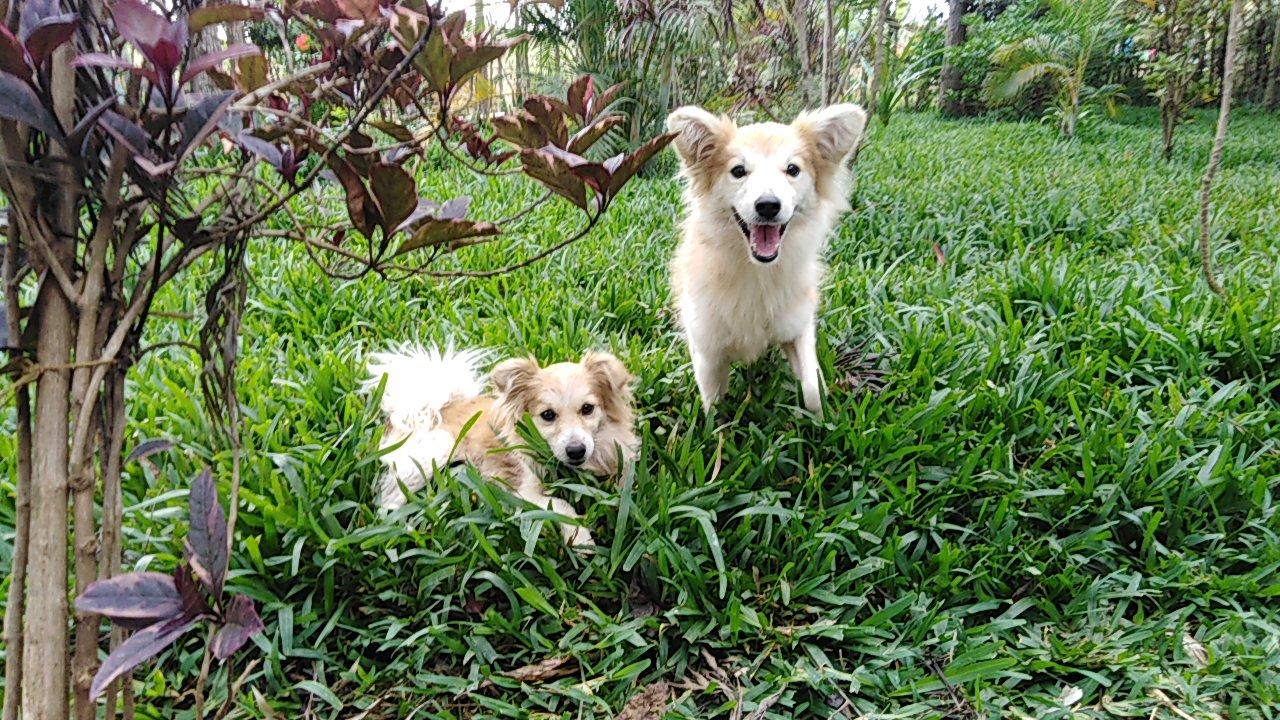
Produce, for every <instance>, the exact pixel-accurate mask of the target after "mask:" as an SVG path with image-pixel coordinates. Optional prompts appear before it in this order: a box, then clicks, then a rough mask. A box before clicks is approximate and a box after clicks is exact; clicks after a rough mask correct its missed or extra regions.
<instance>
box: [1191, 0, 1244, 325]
mask: <svg viewBox="0 0 1280 720" xmlns="http://www.w3.org/2000/svg"><path fill="white" fill-rule="evenodd" d="M1241 5H1242V2H1241V0H1232V2H1231V15H1230V17H1229V19H1228V20H1227V47H1226V53H1225V56H1224V58H1223V66H1222V100H1221V104H1220V105H1219V106H1218V131H1217V133H1215V134H1214V136H1213V152H1212V153H1211V154H1210V155H1209V167H1208V168H1207V169H1206V170H1205V173H1204V182H1203V183H1202V184H1201V186H1200V264H1201V266H1202V268H1203V269H1204V279H1205V281H1207V282H1208V283H1209V287H1210V288H1211V289H1212V290H1213V291H1214V292H1215V293H1217V294H1218V295H1219V296H1220V297H1222V298H1224V299H1225V298H1226V297H1227V291H1226V290H1225V289H1224V288H1223V287H1222V283H1220V282H1218V276H1217V274H1216V273H1215V272H1214V270H1213V248H1212V246H1211V245H1210V239H1211V233H1212V226H1211V225H1210V221H1209V215H1210V209H1211V206H1210V201H1211V200H1212V197H1213V179H1214V176H1215V175H1217V174H1218V166H1219V165H1220V164H1221V163H1222V148H1223V146H1224V145H1225V144H1226V142H1227V125H1228V123H1229V122H1230V121H1231V95H1232V93H1233V92H1234V91H1235V78H1236V44H1237V36H1238V35H1239V33H1240V15H1241V11H1242V8H1241Z"/></svg>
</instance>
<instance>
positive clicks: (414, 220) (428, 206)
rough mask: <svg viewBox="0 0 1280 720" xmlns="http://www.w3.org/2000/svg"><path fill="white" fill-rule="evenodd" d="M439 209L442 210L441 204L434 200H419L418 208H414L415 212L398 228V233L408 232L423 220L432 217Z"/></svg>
mask: <svg viewBox="0 0 1280 720" xmlns="http://www.w3.org/2000/svg"><path fill="white" fill-rule="evenodd" d="M439 209H440V203H438V202H435V201H433V200H427V199H425V198H419V199H418V207H416V208H414V209H413V212H411V213H409V217H407V218H405V219H404V222H402V223H400V227H398V228H396V232H400V231H401V230H408V229H410V228H412V227H414V226H415V225H417V224H418V223H419V222H420V221H421V220H422V219H423V218H426V217H428V216H430V215H431V213H434V212H435V211H437V210H439Z"/></svg>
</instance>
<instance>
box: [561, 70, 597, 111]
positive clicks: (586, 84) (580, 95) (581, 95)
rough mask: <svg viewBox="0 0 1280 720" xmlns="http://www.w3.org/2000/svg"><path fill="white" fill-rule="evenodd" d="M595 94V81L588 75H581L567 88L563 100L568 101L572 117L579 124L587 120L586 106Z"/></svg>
mask: <svg viewBox="0 0 1280 720" xmlns="http://www.w3.org/2000/svg"><path fill="white" fill-rule="evenodd" d="M595 94H596V84H595V81H594V80H592V79H591V76H590V75H583V76H582V77H580V78H578V79H577V80H575V81H574V83H573V84H572V85H570V86H569V93H568V94H567V95H566V96H565V98H566V99H567V100H568V101H569V109H570V110H572V111H573V115H574V117H576V118H577V119H578V121H579V122H585V121H586V119H587V104H588V103H590V102H591V98H592V97H594V96H595Z"/></svg>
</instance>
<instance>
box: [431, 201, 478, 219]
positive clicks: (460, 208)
mask: <svg viewBox="0 0 1280 720" xmlns="http://www.w3.org/2000/svg"><path fill="white" fill-rule="evenodd" d="M470 209H471V196H470V195H463V196H461V197H456V198H454V199H452V200H450V201H449V202H447V203H445V204H444V207H442V208H440V213H439V215H438V216H437V217H439V218H440V219H441V220H462V219H463V218H465V217H466V216H467V211H468V210H470Z"/></svg>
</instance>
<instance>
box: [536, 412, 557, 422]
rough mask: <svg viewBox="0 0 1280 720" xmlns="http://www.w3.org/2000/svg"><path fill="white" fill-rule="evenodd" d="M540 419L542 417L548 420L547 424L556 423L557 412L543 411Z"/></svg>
mask: <svg viewBox="0 0 1280 720" xmlns="http://www.w3.org/2000/svg"><path fill="white" fill-rule="evenodd" d="M539 417H541V418H542V419H543V420H546V421H547V422H555V421H556V411H555V410H543V411H542V415H540V416H539Z"/></svg>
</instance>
